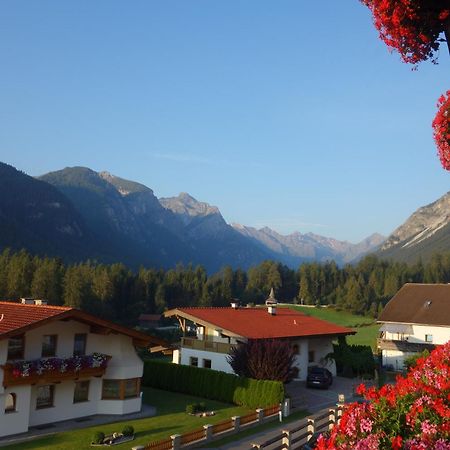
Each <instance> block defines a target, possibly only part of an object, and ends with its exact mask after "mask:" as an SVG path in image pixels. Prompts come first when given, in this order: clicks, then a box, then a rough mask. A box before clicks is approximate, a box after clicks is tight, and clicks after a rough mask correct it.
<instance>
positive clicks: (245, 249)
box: [0, 163, 450, 272]
mask: <svg viewBox="0 0 450 450" xmlns="http://www.w3.org/2000/svg"><path fill="white" fill-rule="evenodd" d="M448 195H449V194H447V196H448ZM449 198H450V197H449ZM440 205H441V204H440ZM426 208H428V207H426ZM445 209H446V210H447V215H446V216H445V214H441V215H440V216H439V214H437V213H436V214H435V215H434V216H433V217H434V219H430V220H434V221H435V222H436V225H434V228H432V229H431V228H430V227H431V225H429V224H428V222H427V220H426V216H428V215H429V214H428V210H427V211H425V212H424V213H422V215H421V217H422V219H421V220H422V222H421V223H422V227H423V229H422V228H420V227H419V228H417V227H416V228H414V227H412V228H411V226H408V227H407V230H406V231H405V230H402V229H401V227H400V228H399V229H397V230H396V232H397V234H396V233H395V232H394V234H393V235H392V236H390V237H389V238H388V239H387V240H385V238H384V237H383V236H381V235H379V234H376V233H375V234H373V235H371V236H369V237H368V238H366V239H364V240H363V241H361V242H360V243H358V244H352V243H350V242H345V241H339V240H336V239H333V238H328V237H324V236H319V235H316V234H313V233H306V234H302V233H299V232H295V233H292V234H289V235H282V234H280V233H277V232H276V231H274V230H272V229H270V228H268V227H264V228H261V229H256V228H253V227H248V226H245V225H240V224H228V223H227V222H226V221H225V219H224V218H223V216H222V214H221V213H220V210H219V209H218V208H217V207H215V206H211V205H209V204H208V203H204V202H200V201H197V200H196V199H195V198H193V197H192V196H190V195H189V194H187V193H181V194H179V195H178V196H177V197H170V198H160V199H158V198H157V197H156V196H155V194H154V192H153V190H152V189H150V188H149V187H147V186H144V185H143V184H140V183H137V182H134V181H130V180H125V179H122V178H120V177H117V176H115V175H112V174H110V173H108V172H95V171H93V170H91V169H89V168H85V167H70V168H65V169H62V170H58V171H55V172H50V173H48V174H46V175H43V176H41V177H38V178H33V177H31V176H28V175H26V174H24V173H22V172H20V171H18V170H16V169H15V168H13V167H11V166H8V165H7V164H3V163H0V217H1V218H2V222H1V224H0V231H1V233H0V246H1V247H2V248H4V247H11V248H13V249H19V248H22V247H24V248H26V249H28V250H30V251H31V252H35V253H39V254H48V255H50V256H61V257H62V258H64V259H65V260H67V261H79V260H84V259H88V258H90V259H95V260H98V261H102V262H106V263H111V262H123V263H125V264H128V265H130V266H132V267H138V266H139V265H146V266H150V265H151V266H156V267H164V268H168V267H174V266H175V265H176V264H177V263H180V262H181V263H184V264H187V263H193V264H202V265H204V266H205V267H206V268H207V270H208V271H209V272H215V271H217V270H219V269H220V268H221V267H223V266H225V265H231V266H232V267H235V268H236V267H241V268H244V269H246V268H248V267H250V266H252V265H256V264H258V263H260V262H261V261H263V260H265V259H272V260H277V261H280V262H282V263H284V264H287V265H289V266H290V267H294V268H295V267H298V265H299V264H301V263H302V262H307V261H327V260H335V261H336V262H337V263H338V264H344V263H347V262H353V261H356V260H358V259H359V258H361V257H362V256H363V255H365V254H367V253H370V252H374V251H377V250H378V249H379V248H380V246H381V244H382V243H383V242H384V244H383V247H382V250H380V253H379V254H380V255H384V256H386V257H394V258H398V259H402V258H403V257H402V256H401V255H402V254H403V253H402V252H403V250H401V249H399V248H398V246H402V242H403V240H404V239H410V237H411V236H410V235H411V233H413V231H412V230H413V229H414V230H416V234H418V233H420V232H422V231H423V230H425V229H427V230H429V231H425V232H424V233H423V234H422V235H421V236H422V237H423V238H424V239H422V237H421V236H418V237H417V238H416V240H415V241H414V242H416V243H417V245H418V244H421V250H420V251H422V250H423V248H424V246H425V243H426V242H429V240H430V239H431V240H432V241H434V239H436V238H439V239H441V235H442V233H443V236H444V240H443V241H442V239H441V241H442V242H443V244H442V248H447V249H448V248H449V247H450V245H449V242H448V239H447V238H448V236H449V229H448V228H449V214H448V210H449V204H448V199H447V203H445V201H444V202H442V205H441V206H439V205H438V206H435V210H436V211H438V210H445ZM419 211H420V210H419ZM438 216H439V217H440V219H441V220H440V221H439V219H438ZM433 223H434V222H433ZM408 230H409V231H408ZM430 230H431V231H432V230H436V231H435V232H431V231H430ZM427 233H428V234H427ZM396 236H397V237H396ZM445 236H447V238H445ZM412 237H414V236H412ZM445 239H447V240H445ZM415 245H416V244H414V245H412V244H410V245H409V246H410V247H411V248H412V247H414V246H415ZM406 247H408V246H406ZM406 247H405V248H406ZM402 248H403V247H402ZM439 248H441V247H439ZM408 250H409V249H408ZM415 254H416V253H415V252H413V254H412V255H413V256H414V255H415ZM399 255H400V256H399ZM408 257H409V256H407V257H406V258H408Z"/></svg>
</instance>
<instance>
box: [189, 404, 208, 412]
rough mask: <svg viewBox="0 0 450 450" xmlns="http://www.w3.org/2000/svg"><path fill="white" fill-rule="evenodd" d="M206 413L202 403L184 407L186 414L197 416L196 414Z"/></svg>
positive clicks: (204, 405)
mask: <svg viewBox="0 0 450 450" xmlns="http://www.w3.org/2000/svg"><path fill="white" fill-rule="evenodd" d="M203 411H206V404H205V403H204V402H200V403H190V404H189V405H186V412H187V413H188V414H197V413H198V412H203Z"/></svg>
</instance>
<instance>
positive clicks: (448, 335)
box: [385, 324, 450, 345]
mask: <svg viewBox="0 0 450 450" xmlns="http://www.w3.org/2000/svg"><path fill="white" fill-rule="evenodd" d="M389 325H390V326H391V327H392V328H393V327H395V324H389ZM402 325H404V324H399V326H402ZM411 327H412V330H413V332H412V334H406V333H405V334H404V335H403V336H402V335H401V333H391V332H386V333H385V339H388V340H401V339H402V338H403V339H406V340H407V341H408V342H412V343H419V344H425V343H429V344H435V345H441V344H445V343H446V342H448V341H449V340H450V327H444V326H442V327H438V326H428V325H415V324H412V325H411ZM426 334H429V335H432V336H433V342H426V341H425V335H426Z"/></svg>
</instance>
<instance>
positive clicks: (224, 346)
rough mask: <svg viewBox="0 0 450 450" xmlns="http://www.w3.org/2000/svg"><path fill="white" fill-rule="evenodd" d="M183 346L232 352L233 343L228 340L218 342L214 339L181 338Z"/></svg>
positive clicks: (208, 350)
mask: <svg viewBox="0 0 450 450" xmlns="http://www.w3.org/2000/svg"><path fill="white" fill-rule="evenodd" d="M181 347H185V348H192V349H195V350H204V351H206V352H216V353H230V351H231V348H232V347H233V345H232V344H228V343H226V342H216V341H212V340H204V341H203V340H202V341H201V340H199V339H196V338H187V337H183V338H181Z"/></svg>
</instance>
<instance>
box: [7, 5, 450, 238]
mask: <svg viewBox="0 0 450 450" xmlns="http://www.w3.org/2000/svg"><path fill="white" fill-rule="evenodd" d="M0 67H1V70H0V161H2V162H6V163H8V164H11V165H13V166H15V167H16V168H18V169H20V170H22V171H24V172H26V173H28V174H29V175H33V176H37V175H42V174H44V173H47V172H49V171H54V170H59V169H61V168H64V167H68V166H85V167H90V168H91V169H94V170H98V171H100V170H107V171H109V172H111V173H112V174H114V175H117V176H120V177H122V178H127V179H131V180H134V181H138V182H141V183H143V184H145V185H147V186H149V187H150V188H152V189H153V190H154V192H155V195H157V196H158V197H170V196H175V195H178V193H180V192H188V193H189V194H191V195H192V196H194V197H195V198H197V199H198V200H200V201H205V202H208V203H210V204H213V205H217V206H218V207H219V208H220V210H221V212H222V214H223V216H224V218H225V220H227V222H236V223H241V224H245V225H248V226H254V227H257V228H260V227H263V226H269V227H271V228H273V229H275V230H276V231H278V232H280V233H283V234H287V233H291V232H293V231H300V232H302V233H305V232H314V233H317V234H321V235H324V236H330V237H334V238H337V239H342V240H349V241H351V242H358V241H360V240H361V239H363V238H365V237H366V236H368V235H370V234H371V233H374V232H379V233H382V234H385V235H388V234H389V233H391V232H392V231H393V230H394V229H395V228H396V227H397V226H399V225H400V224H401V223H403V222H404V221H405V220H406V219H407V218H408V216H409V215H410V214H411V213H413V212H414V211H415V210H416V209H417V208H418V207H420V206H423V205H425V204H428V203H430V202H432V201H434V200H436V199H438V198H439V197H440V196H442V195H443V194H445V193H446V192H447V191H449V190H450V188H449V186H450V172H446V171H444V170H443V169H442V168H441V166H440V163H439V160H438V158H437V156H436V149H435V146H434V143H433V138H432V130H431V122H432V120H433V117H434V115H435V113H436V102H437V99H438V97H439V96H440V95H441V94H442V93H443V92H445V91H446V90H447V89H449V88H450V84H449V83H448V81H449V78H450V76H449V75H450V57H449V55H448V51H447V49H446V48H443V49H442V50H441V55H440V58H439V64H438V65H433V64H431V63H429V62H425V63H422V64H421V65H419V66H418V70H412V67H411V66H410V65H406V64H404V63H402V62H401V61H400V57H399V55H398V54H396V53H390V52H389V51H388V50H387V48H386V46H385V45H384V43H383V42H382V41H381V40H380V39H379V38H378V34H377V31H376V30H375V28H374V27H373V24H372V19H371V15H370V12H369V11H368V10H367V8H366V7H364V6H363V5H362V4H361V3H360V2H359V1H357V0H340V1H336V0H324V1H321V2H311V1H305V0H283V1H275V0H271V1H267V0H246V1H236V0H215V1H211V0H178V1H174V0H160V1H156V0H141V1H140V0H135V1H133V2H127V1H124V0H122V1H116V0H103V1H102V0H96V1H95V2H92V1H89V0H80V1H76V2H75V1H73V2H61V1H60V0H55V1H47V0H40V1H39V2H35V1H32V0H28V1H22V0H3V1H2V2H0Z"/></svg>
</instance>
